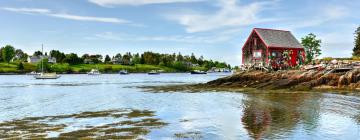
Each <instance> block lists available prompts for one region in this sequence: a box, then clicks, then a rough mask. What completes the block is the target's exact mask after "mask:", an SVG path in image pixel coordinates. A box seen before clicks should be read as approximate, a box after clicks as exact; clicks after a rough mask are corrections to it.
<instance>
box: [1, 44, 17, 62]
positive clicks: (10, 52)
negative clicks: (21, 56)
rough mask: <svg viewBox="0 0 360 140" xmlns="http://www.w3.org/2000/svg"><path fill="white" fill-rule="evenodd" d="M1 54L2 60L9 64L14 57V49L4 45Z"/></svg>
mask: <svg viewBox="0 0 360 140" xmlns="http://www.w3.org/2000/svg"><path fill="white" fill-rule="evenodd" d="M1 53H2V58H3V60H4V61H5V62H7V63H9V62H10V61H11V60H12V59H13V58H14V57H15V48H14V47H13V46H11V45H6V46H5V47H4V48H3V49H2V52H1Z"/></svg>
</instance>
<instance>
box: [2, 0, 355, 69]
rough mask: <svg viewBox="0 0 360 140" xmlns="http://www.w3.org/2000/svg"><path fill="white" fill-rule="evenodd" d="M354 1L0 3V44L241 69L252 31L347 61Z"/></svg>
mask: <svg viewBox="0 0 360 140" xmlns="http://www.w3.org/2000/svg"><path fill="white" fill-rule="evenodd" d="M359 7H360V1H359V0H346V1H344V0H316V1H314V0H291V1H289V0H263V1H260V0H258V1H255V0H56V1H55V0H1V1H0V19H1V20H0V21H1V22H0V27H1V28H0V29H1V34H0V45H1V46H4V45H5V44H11V45H13V46H14V47H16V48H20V49H23V50H24V51H25V52H28V53H30V54H32V53H33V52H34V51H35V50H39V49H40V48H41V44H42V43H43V44H44V45H45V50H47V51H48V50H51V49H58V50H61V51H64V52H66V53H70V52H76V53H79V54H83V53H90V54H103V55H104V54H110V55H114V54H116V53H118V52H120V53H125V52H127V51H130V52H139V53H141V52H144V51H154V52H161V53H173V52H175V53H177V52H181V53H182V54H191V53H192V52H193V53H195V54H196V55H203V56H204V57H205V58H209V59H213V60H219V61H226V62H228V63H230V64H232V65H238V64H240V63H241V47H242V45H243V44H244V42H245V40H246V38H247V37H248V35H249V33H250V32H251V29H252V28H254V27H259V28H275V29H283V30H290V31H292V33H293V34H294V35H295V36H296V38H297V39H298V40H300V39H301V37H303V36H305V35H307V34H308V33H311V32H312V33H315V34H316V35H317V36H318V37H319V38H320V39H322V42H323V43H322V50H323V55H322V57H324V56H333V57H349V56H351V52H352V48H353V46H354V45H353V39H354V37H353V36H354V35H353V33H354V30H355V29H356V27H357V26H359V25H360V15H359V12H358V8H359Z"/></svg>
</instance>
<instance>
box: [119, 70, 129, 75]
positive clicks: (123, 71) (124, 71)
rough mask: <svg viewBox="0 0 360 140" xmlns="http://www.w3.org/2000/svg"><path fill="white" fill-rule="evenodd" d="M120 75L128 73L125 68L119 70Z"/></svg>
mask: <svg viewBox="0 0 360 140" xmlns="http://www.w3.org/2000/svg"><path fill="white" fill-rule="evenodd" d="M119 74H120V75H126V74H129V72H128V71H127V70H121V71H120V72H119Z"/></svg>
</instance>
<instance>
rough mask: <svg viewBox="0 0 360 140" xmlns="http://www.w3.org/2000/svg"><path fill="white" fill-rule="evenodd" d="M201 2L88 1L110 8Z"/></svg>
mask: <svg viewBox="0 0 360 140" xmlns="http://www.w3.org/2000/svg"><path fill="white" fill-rule="evenodd" d="M198 1H203V0H89V2H91V3H95V4H97V5H100V6H105V7H111V6H114V5H134V6H138V5H147V4H166V3H185V2H198Z"/></svg>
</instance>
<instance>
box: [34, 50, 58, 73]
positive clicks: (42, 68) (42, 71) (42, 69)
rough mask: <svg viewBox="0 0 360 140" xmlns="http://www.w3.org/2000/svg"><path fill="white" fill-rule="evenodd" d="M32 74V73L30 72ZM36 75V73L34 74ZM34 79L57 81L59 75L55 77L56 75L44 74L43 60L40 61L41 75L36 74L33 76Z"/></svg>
mask: <svg viewBox="0 0 360 140" xmlns="http://www.w3.org/2000/svg"><path fill="white" fill-rule="evenodd" d="M43 48H44V47H43V45H41V52H42V53H43V54H44V49H43ZM31 73H33V74H34V72H31ZM35 73H36V72H35ZM34 78H35V79H58V78H60V75H57V74H56V73H45V72H44V62H43V59H41V73H36V75H34Z"/></svg>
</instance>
